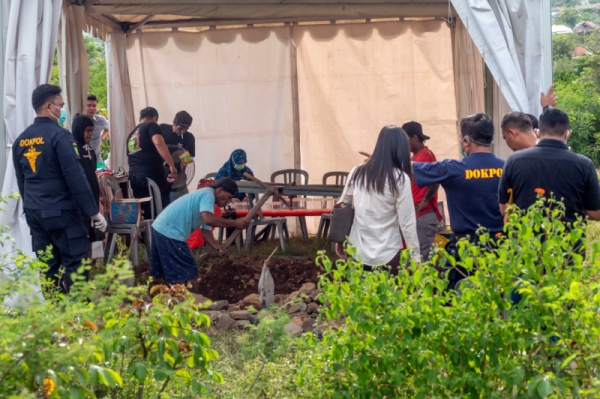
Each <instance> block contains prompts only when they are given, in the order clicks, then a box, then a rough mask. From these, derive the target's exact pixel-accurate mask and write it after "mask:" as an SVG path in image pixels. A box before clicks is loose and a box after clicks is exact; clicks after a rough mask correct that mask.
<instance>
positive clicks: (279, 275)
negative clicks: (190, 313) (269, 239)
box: [198, 255, 321, 303]
mask: <svg viewBox="0 0 600 399" xmlns="http://www.w3.org/2000/svg"><path fill="white" fill-rule="evenodd" d="M265 260H266V257H265V256H251V255H246V256H237V257H234V256H232V257H229V258H226V259H224V260H222V261H220V262H218V263H215V264H213V265H212V266H210V268H208V269H200V270H199V274H200V277H199V284H198V289H199V292H200V294H202V295H204V296H205V297H207V298H210V299H212V300H222V299H226V300H228V301H229V302H230V303H235V302H238V301H241V300H242V299H244V298H245V297H246V296H248V295H250V294H254V293H258V280H259V278H260V273H261V270H262V266H263V263H264V261H265ZM268 266H269V270H270V271H271V275H272V276H273V280H274V281H275V294H289V293H291V292H293V291H296V290H298V288H300V286H302V284H304V283H307V282H313V283H316V282H317V276H318V275H319V273H321V269H320V268H319V267H318V266H317V265H316V264H315V263H314V261H311V260H305V259H293V258H288V259H277V258H275V259H271V260H270V261H269V264H268Z"/></svg>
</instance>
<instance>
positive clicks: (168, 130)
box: [160, 111, 196, 158]
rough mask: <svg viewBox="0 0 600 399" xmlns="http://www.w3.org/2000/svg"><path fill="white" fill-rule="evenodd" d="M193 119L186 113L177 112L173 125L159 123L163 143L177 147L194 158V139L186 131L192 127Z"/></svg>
mask: <svg viewBox="0 0 600 399" xmlns="http://www.w3.org/2000/svg"><path fill="white" fill-rule="evenodd" d="M192 121H193V118H192V116H191V115H190V114H188V113H187V112H186V111H179V112H178V113H177V114H175V119H173V124H172V125H169V124H167V123H161V124H160V128H161V130H162V134H163V137H164V138H165V143H167V144H169V145H179V146H181V147H183V148H185V149H186V150H187V151H189V153H190V155H191V156H192V158H193V157H195V156H196V139H195V138H194V135H193V134H192V133H190V132H189V131H188V129H189V128H190V126H192Z"/></svg>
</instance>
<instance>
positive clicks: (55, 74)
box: [50, 35, 108, 117]
mask: <svg viewBox="0 0 600 399" xmlns="http://www.w3.org/2000/svg"><path fill="white" fill-rule="evenodd" d="M83 39H84V43H85V49H86V52H87V57H88V63H89V65H90V80H89V84H88V93H91V94H95V95H96V97H97V98H98V113H99V114H101V115H103V116H105V117H108V81H107V76H106V57H105V52H104V42H103V41H102V40H99V39H96V38H94V37H92V36H89V35H84V36H83ZM50 83H51V84H53V85H60V81H59V71H58V50H56V51H55V53H54V62H53V64H52V75H51V77H50Z"/></svg>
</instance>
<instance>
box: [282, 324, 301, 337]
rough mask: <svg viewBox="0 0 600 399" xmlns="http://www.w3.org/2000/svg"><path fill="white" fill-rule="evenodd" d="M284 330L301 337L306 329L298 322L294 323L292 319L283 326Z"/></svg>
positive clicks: (293, 335)
mask: <svg viewBox="0 0 600 399" xmlns="http://www.w3.org/2000/svg"><path fill="white" fill-rule="evenodd" d="M283 330H284V331H285V332H286V333H288V334H290V335H291V336H292V337H299V336H301V335H302V333H303V332H304V330H303V329H302V327H300V326H299V325H298V324H296V323H292V322H291V321H290V322H289V323H288V324H287V325H286V326H285V327H284V328H283Z"/></svg>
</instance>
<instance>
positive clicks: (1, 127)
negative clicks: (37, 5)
mask: <svg viewBox="0 0 600 399" xmlns="http://www.w3.org/2000/svg"><path fill="white" fill-rule="evenodd" d="M3 8H4V7H0V21H3V15H2V10H3ZM0 34H2V33H0ZM1 39H2V40H0V77H2V78H1V79H0V93H2V96H0V116H1V118H0V121H2V123H0V148H1V149H2V151H0V187H3V186H4V175H5V174H6V162H7V158H8V157H7V155H8V151H9V149H8V148H7V147H6V125H5V121H4V39H5V37H4V35H3V34H2V38H1Z"/></svg>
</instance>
